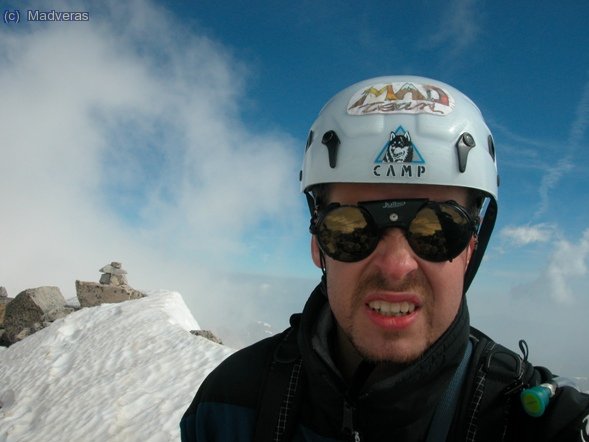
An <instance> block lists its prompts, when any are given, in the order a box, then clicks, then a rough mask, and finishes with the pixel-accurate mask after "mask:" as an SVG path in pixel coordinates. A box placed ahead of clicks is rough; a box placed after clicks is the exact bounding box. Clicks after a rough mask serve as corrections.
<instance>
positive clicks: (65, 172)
mask: <svg viewBox="0 0 589 442" xmlns="http://www.w3.org/2000/svg"><path fill="white" fill-rule="evenodd" d="M101 5H102V6H100V7H101V8H103V9H101V10H97V8H96V7H94V8H93V9H92V10H91V19H90V21H89V22H84V23H69V24H56V23H48V24H46V25H43V24H38V23H37V24H23V26H22V27H20V28H19V29H18V30H15V29H16V28H14V27H3V28H2V29H1V30H0V60H2V63H1V64H0V96H1V97H2V102H1V103H0V131H1V133H2V134H3V140H2V144H1V145H0V200H1V201H2V202H3V203H2V205H3V207H2V229H1V230H0V245H1V248H2V254H1V256H0V285H3V286H6V287H7V289H8V290H9V294H10V295H11V296H14V295H16V294H17V293H18V292H19V291H20V290H23V289H25V288H28V287H33V286H36V285H58V286H59V287H60V288H61V289H62V290H63V291H64V294H65V295H66V296H73V294H74V293H73V287H74V280H75V279H90V280H97V279H98V277H99V275H98V272H97V270H98V268H100V267H101V266H102V265H104V264H106V263H107V262H109V261H111V260H120V261H122V262H123V264H124V265H125V266H126V268H127V270H128V271H129V281H130V283H131V284H132V285H135V286H136V287H138V288H147V289H154V288H170V289H174V290H178V291H181V292H183V295H184V296H185V298H186V299H187V303H188V304H189V306H190V307H191V308H192V309H193V312H194V313H195V316H196V317H197V319H198V320H199V321H201V323H204V324H205V326H206V323H207V320H208V319H211V318H215V320H219V321H221V320H222V318H221V317H222V315H223V308H224V306H223V305H219V304H222V302H219V301H222V300H223V299H224V298H223V294H224V293H225V294H227V293H232V292H237V291H239V290H240V285H239V283H237V282H234V283H232V284H229V285H227V284H226V285H220V284H219V283H218V279H219V275H220V274H221V275H225V276H227V275H228V274H230V273H231V272H234V271H236V270H239V268H237V269H236V265H237V263H239V261H240V260H242V261H246V260H248V259H251V256H250V255H248V250H250V249H252V248H253V249H257V248H264V247H266V246H268V247H271V246H272V245H274V247H278V245H279V244H277V243H279V241H278V240H277V239H276V238H275V236H276V235H277V233H276V232H277V231H278V229H280V228H281V229H286V228H288V227H291V226H294V225H298V226H299V227H300V226H304V222H303V216H304V212H303V211H302V210H299V209H300V208H301V207H302V205H303V202H302V199H301V197H300V196H299V195H298V189H297V184H298V183H297V178H298V176H297V174H298V169H299V158H298V155H297V153H298V152H299V151H300V149H297V148H295V146H294V142H293V140H292V139H291V137H290V136H288V135H287V134H284V133H279V132H276V131H275V132H267V133H253V132H252V131H251V130H250V129H249V128H248V127H247V126H246V125H245V124H244V122H243V119H242V114H243V112H246V111H247V110H248V108H246V107H244V106H243V105H242V103H244V102H246V103H247V102H248V100H251V97H246V96H245V92H244V90H245V85H246V84H247V83H246V82H247V75H251V74H248V67H247V66H246V65H245V64H244V63H243V62H242V61H241V60H239V59H237V58H236V57H234V56H233V55H232V54H231V52H230V49H228V48H226V47H224V46H223V45H221V44H219V43H216V42H214V41H212V40H210V39H209V38H207V37H205V36H203V35H200V34H199V33H198V30H196V31H195V30H191V29H187V28H183V27H181V26H180V25H179V24H178V23H177V22H175V21H174V19H173V17H171V16H169V15H168V14H167V12H166V11H165V10H163V9H161V8H160V7H158V6H157V5H155V4H152V3H150V2H142V1H132V2H129V3H119V2H114V1H112V2H105V3H104V4H101ZM52 7H54V8H56V9H58V8H60V7H63V9H64V10H67V9H68V6H67V4H66V3H63V4H61V6H58V5H57V4H56V5H54V6H52ZM69 9H71V8H69ZM74 9H76V10H79V9H80V7H79V6H76V8H74ZM261 111H263V109H262V110H261ZM270 220H271V221H272V224H273V225H275V226H277V227H276V228H275V229H276V230H273V229H267V230H266V231H265V232H264V235H255V238H256V239H257V240H258V241H261V243H259V244H254V245H253V246H252V244H251V241H252V240H251V237H252V232H255V231H256V229H257V228H258V227H259V226H260V225H264V223H269V221H270ZM300 230H301V232H303V231H304V228H302V229H300ZM303 233H304V232H303ZM299 239H300V238H299V237H296V235H295V236H293V238H290V239H288V238H287V239H284V238H282V240H284V241H287V242H288V241H295V240H299ZM223 267H224V268H223ZM220 268H223V270H222V271H221V270H219V269H220ZM217 288H218V291H217V290H215V289H217ZM252 290H253V289H252ZM189 292H192V293H189ZM209 307H210V308H211V312H210V315H208V318H201V317H200V316H199V313H198V310H199V309H200V310H202V309H204V308H207V309H208V308H209ZM195 310H196V311H195ZM209 322H210V321H209Z"/></svg>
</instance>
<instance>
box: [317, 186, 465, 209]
mask: <svg viewBox="0 0 589 442" xmlns="http://www.w3.org/2000/svg"><path fill="white" fill-rule="evenodd" d="M328 197H329V202H338V203H345V204H356V203H357V202H359V201H376V200H385V199H411V198H427V199H429V200H432V201H449V200H453V201H456V202H457V203H458V204H462V205H465V204H467V202H468V190H467V189H465V188H464V187H453V186H434V185H412V184H353V183H333V184H330V185H329V192H328Z"/></svg>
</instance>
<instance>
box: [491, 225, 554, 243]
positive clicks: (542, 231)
mask: <svg viewBox="0 0 589 442" xmlns="http://www.w3.org/2000/svg"><path fill="white" fill-rule="evenodd" d="M553 233H554V228H553V227H552V226H550V225H547V224H536V225H533V226H507V227H504V228H503V229H502V230H501V232H500V236H501V237H502V238H503V239H505V240H508V241H509V242H510V244H511V245H515V246H524V245H528V244H533V243H538V242H547V241H549V240H550V239H551V237H552V236H553Z"/></svg>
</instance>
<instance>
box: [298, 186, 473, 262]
mask: <svg viewBox="0 0 589 442" xmlns="http://www.w3.org/2000/svg"><path fill="white" fill-rule="evenodd" d="M447 206H449V207H451V208H452V209H453V210H455V211H456V212H457V213H458V214H459V215H460V216H461V217H462V218H463V219H464V220H465V222H464V224H458V223H455V224H456V225H457V227H458V228H464V229H465V230H464V231H465V234H464V235H463V238H458V239H461V240H462V241H459V243H458V247H453V248H452V250H453V253H446V254H444V255H440V258H437V259H432V258H433V257H432V256H429V257H428V256H423V255H424V253H420V251H419V249H418V250H416V243H415V241H414V240H413V239H412V235H413V234H414V233H412V232H411V231H410V226H411V223H412V222H413V221H414V220H415V218H416V217H417V215H418V214H419V212H421V211H422V210H423V209H424V208H431V209H432V210H434V212H435V214H436V215H439V213H441V211H442V208H443V207H447ZM346 207H349V208H355V209H358V210H359V211H360V213H361V214H362V216H363V218H364V220H365V221H366V224H367V225H366V228H367V229H368V231H372V232H374V237H373V238H368V239H369V242H368V243H366V247H365V250H362V252H361V253H358V254H357V256H354V257H351V255H350V257H349V258H348V259H341V255H340V256H339V258H338V257H337V254H336V253H330V252H329V251H328V248H327V246H326V244H323V243H322V241H321V234H320V233H321V232H320V230H321V226H322V225H323V223H324V221H325V220H326V218H327V217H328V215H329V214H330V213H332V212H333V211H334V210H336V209H338V208H346ZM438 221H440V227H441V228H442V231H443V232H444V226H443V225H442V222H441V219H440V218H439V216H438ZM390 228H400V229H401V230H402V231H403V234H404V236H405V238H406V239H407V241H408V243H409V245H410V246H411V249H412V250H413V251H414V252H415V254H416V255H417V256H419V257H420V258H422V259H424V260H426V261H430V262H444V261H452V260H453V259H454V258H456V257H457V256H458V255H460V253H462V251H463V250H464V249H465V248H466V246H467V245H468V243H469V241H470V239H471V238H472V236H473V235H474V236H476V234H477V229H478V222H477V219H476V218H473V217H472V216H471V215H470V213H469V212H468V211H467V210H466V209H465V208H464V207H463V206H461V205H460V204H458V203H457V202H456V201H453V200H450V201H444V202H438V201H432V200H429V199H425V198H419V199H392V200H378V201H362V202H359V203H358V204H356V205H353V204H340V203H331V204H329V205H328V206H327V207H325V209H323V210H321V211H319V212H318V213H317V214H316V216H314V217H313V219H312V220H311V226H310V228H309V230H310V232H311V233H312V234H313V235H315V236H316V238H317V243H318V244H319V248H320V249H321V251H322V252H323V253H325V254H326V255H327V256H329V257H331V258H332V259H335V260H337V261H341V262H358V261H362V260H363V259H365V258H367V257H368V256H370V255H371V254H372V253H373V252H374V250H375V249H376V247H377V245H378V243H379V242H380V240H381V239H382V237H383V234H384V232H385V230H387V229H390ZM466 233H468V234H466ZM445 237H446V235H445ZM462 243H464V244H462ZM346 253H347V252H346Z"/></svg>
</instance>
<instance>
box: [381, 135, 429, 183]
mask: <svg viewBox="0 0 589 442" xmlns="http://www.w3.org/2000/svg"><path fill="white" fill-rule="evenodd" d="M374 164H376V166H374V169H373V173H374V175H375V176H383V175H385V176H397V175H399V176H407V177H421V176H423V175H424V174H425V172H426V167H425V160H424V159H423V156H422V155H421V153H420V152H419V150H418V149H417V147H416V146H415V144H413V142H412V141H411V134H410V133H409V132H408V131H406V130H405V129H404V128H403V126H399V127H398V128H397V129H396V130H394V131H392V132H391V133H390V135H389V139H388V140H387V142H386V143H385V145H384V146H383V147H382V149H381V150H380V152H379V153H378V155H377V156H376V159H375V160H374ZM395 164H397V166H395Z"/></svg>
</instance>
